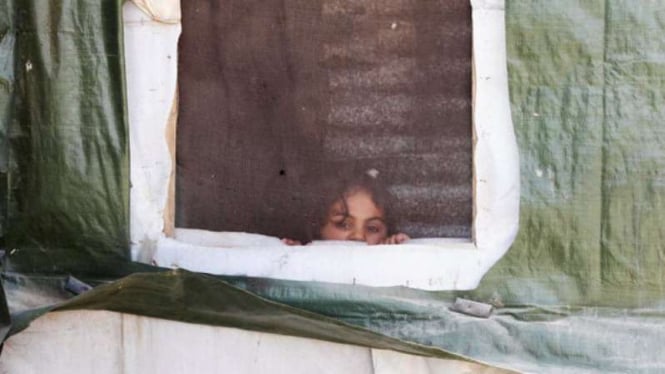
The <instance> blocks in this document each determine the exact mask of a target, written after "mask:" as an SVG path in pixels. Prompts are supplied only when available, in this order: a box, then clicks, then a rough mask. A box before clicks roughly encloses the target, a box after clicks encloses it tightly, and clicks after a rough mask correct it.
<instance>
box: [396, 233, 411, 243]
mask: <svg viewBox="0 0 665 374" xmlns="http://www.w3.org/2000/svg"><path fill="white" fill-rule="evenodd" d="M393 237H394V238H395V244H402V243H404V242H406V241H407V240H409V239H411V238H409V236H408V235H406V234H404V233H402V232H400V233H399V234H395V235H393Z"/></svg>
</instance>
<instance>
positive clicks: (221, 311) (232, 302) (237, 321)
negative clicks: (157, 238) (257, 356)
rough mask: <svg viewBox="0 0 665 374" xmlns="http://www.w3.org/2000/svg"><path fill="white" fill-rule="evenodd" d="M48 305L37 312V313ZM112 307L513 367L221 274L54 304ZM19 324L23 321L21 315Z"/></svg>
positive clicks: (167, 277) (174, 275)
mask: <svg viewBox="0 0 665 374" xmlns="http://www.w3.org/2000/svg"><path fill="white" fill-rule="evenodd" d="M48 309H49V308H46V309H43V310H42V311H41V312H40V311H35V312H32V313H31V314H30V315H29V316H28V317H29V319H31V318H35V317H36V315H38V314H39V313H44V312H46V311H47V310H48ZM76 309H90V310H108V311H118V312H123V313H130V314H136V315H143V316H149V317H156V318H162V319H169V320H175V321H180V322H194V323H200V324H201V323H202V324H206V325H210V326H225V327H235V328H240V329H244V330H249V331H260V332H267V333H273V334H280V335H288V336H297V337H303V338H311V339H317V340H324V341H328V342H335V343H342V344H351V345H356V346H362V347H370V348H377V349H385V350H392V351H397V352H401V353H406V354H409V355H417V356H425V357H433V358H442V359H448V360H455V361H460V363H465V365H460V366H465V367H466V369H465V370H471V371H472V372H484V373H512V372H513V371H511V370H506V369H500V368H495V367H491V366H488V365H485V364H481V363H478V362H476V361H474V360H471V359H468V358H466V357H463V356H460V355H456V354H451V353H448V352H446V351H444V350H442V349H439V348H436V347H427V346H423V345H418V344H413V343H408V342H404V341H400V340H397V339H394V338H390V337H388V336H384V335H380V334H377V333H374V332H371V331H369V330H365V329H362V328H359V327H355V326H352V325H349V324H347V323H344V322H340V321H338V320H334V319H331V318H327V317H324V316H321V315H318V314H314V313H311V312H308V311H304V310H301V309H297V308H293V307H290V306H287V305H283V304H278V303H275V302H272V301H269V300H266V299H262V298H260V297H258V296H256V295H254V294H252V293H249V292H247V291H244V290H242V289H240V288H237V287H233V286H232V285H230V284H228V283H226V282H224V281H222V280H220V278H219V277H214V276H207V275H203V274H196V273H190V272H187V271H165V272H160V273H150V274H148V273H137V274H134V275H131V276H129V277H126V278H123V279H121V280H118V281H116V282H113V283H110V284H105V285H102V286H99V287H97V288H95V289H94V290H92V291H90V292H88V293H85V294H83V295H81V296H79V297H77V298H74V299H72V300H70V301H68V302H66V303H64V304H62V305H60V306H58V307H56V308H55V309H53V310H58V311H62V310H76ZM17 325H21V321H20V318H18V319H17Z"/></svg>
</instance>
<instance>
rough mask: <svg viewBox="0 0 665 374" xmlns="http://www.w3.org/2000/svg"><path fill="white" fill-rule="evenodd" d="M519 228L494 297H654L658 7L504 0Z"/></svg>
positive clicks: (663, 186)
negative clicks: (518, 162)
mask: <svg viewBox="0 0 665 374" xmlns="http://www.w3.org/2000/svg"><path fill="white" fill-rule="evenodd" d="M507 5H508V7H507V15H506V17H507V37H508V46H507V47H508V65H509V66H508V68H509V79H510V92H511V103H512V112H513V122H514V125H515V128H516V133H517V138H518V143H519V148H520V152H521V175H522V178H521V185H522V197H521V217H520V233H519V235H518V238H517V240H516V242H515V244H514V245H513V247H512V249H511V250H510V251H509V252H508V254H507V255H506V257H505V258H504V259H503V261H502V262H501V263H500V264H499V265H498V266H496V267H495V268H494V269H493V271H492V272H491V273H490V274H489V275H488V276H487V277H486V279H485V282H484V284H483V286H482V287H481V289H482V290H483V293H485V295H487V296H491V295H494V296H496V297H498V298H499V299H501V300H502V301H503V302H504V303H515V302H520V303H540V304H568V303H572V304H578V305H579V304H582V305H585V304H586V305H594V304H603V305H615V306H650V305H658V304H659V303H660V302H661V300H662V299H663V295H664V293H663V291H665V266H664V265H665V240H664V239H665V230H664V229H663V225H662V222H663V220H664V219H665V172H664V171H665V127H664V126H663V125H662V118H663V115H664V114H665V113H664V112H665V106H663V102H665V100H664V99H665V98H664V94H665V80H664V79H663V77H664V76H665V40H663V38H659V37H656V35H662V34H663V32H665V5H664V4H663V3H662V2H640V3H639V6H637V5H636V3H635V2H632V1H620V0H609V1H599V0H598V1H572V0H569V1H557V2H551V1H529V2H521V1H510V2H508V4H507Z"/></svg>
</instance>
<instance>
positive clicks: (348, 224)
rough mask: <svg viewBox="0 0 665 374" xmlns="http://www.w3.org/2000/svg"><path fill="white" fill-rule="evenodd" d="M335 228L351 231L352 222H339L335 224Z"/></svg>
mask: <svg viewBox="0 0 665 374" xmlns="http://www.w3.org/2000/svg"><path fill="white" fill-rule="evenodd" d="M335 227H337V228H338V229H340V230H350V229H351V222H349V220H346V219H345V220H342V221H337V222H335Z"/></svg>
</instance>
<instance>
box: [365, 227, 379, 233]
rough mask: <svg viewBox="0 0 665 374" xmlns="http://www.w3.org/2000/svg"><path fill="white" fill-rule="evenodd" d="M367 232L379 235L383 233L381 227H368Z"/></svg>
mask: <svg viewBox="0 0 665 374" xmlns="http://www.w3.org/2000/svg"><path fill="white" fill-rule="evenodd" d="M367 231H368V232H370V233H372V234H378V233H380V232H381V227H379V226H368V227H367Z"/></svg>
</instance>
